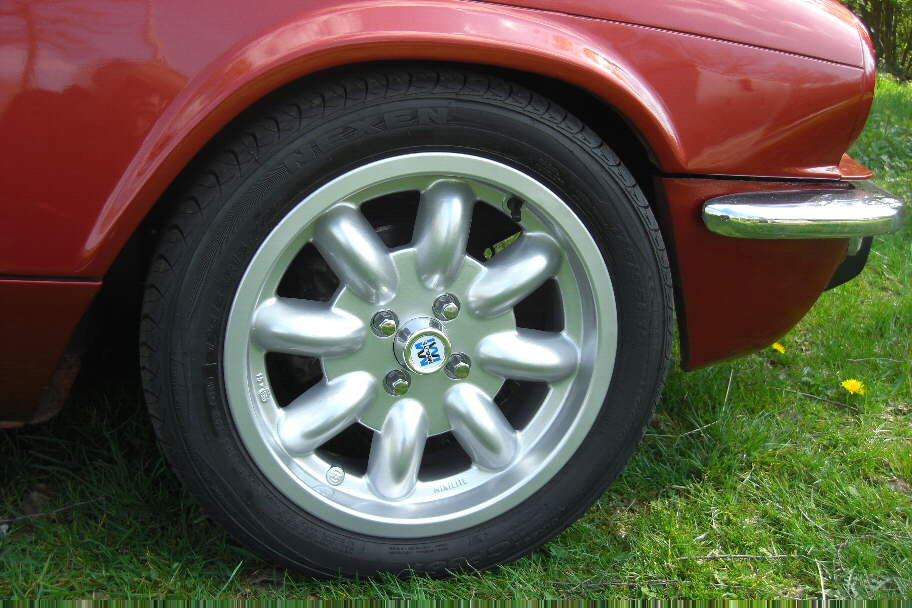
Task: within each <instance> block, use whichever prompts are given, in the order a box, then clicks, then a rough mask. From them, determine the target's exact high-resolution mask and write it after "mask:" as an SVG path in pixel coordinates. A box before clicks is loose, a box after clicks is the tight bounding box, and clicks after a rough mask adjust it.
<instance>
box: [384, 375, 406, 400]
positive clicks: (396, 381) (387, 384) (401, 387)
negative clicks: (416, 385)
mask: <svg viewBox="0 0 912 608" xmlns="http://www.w3.org/2000/svg"><path fill="white" fill-rule="evenodd" d="M411 385H412V381H411V380H410V379H409V375H408V374H406V373H405V372H404V371H402V370H398V369H394V370H393V371H391V372H389V373H388V374H387V375H386V378H385V379H384V380H383V386H384V388H386V392H387V393H389V394H390V395H392V396H394V397H401V396H402V395H404V394H406V393H407V392H408V390H409V387H410V386H411Z"/></svg>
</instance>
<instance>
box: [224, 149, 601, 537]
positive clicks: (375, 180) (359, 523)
mask: <svg viewBox="0 0 912 608" xmlns="http://www.w3.org/2000/svg"><path fill="white" fill-rule="evenodd" d="M432 176H438V177H440V178H442V179H443V178H455V179H465V180H470V181H473V182H484V183H486V184H490V185H491V186H493V187H496V188H498V189H501V190H503V191H505V192H509V193H513V194H515V195H519V196H521V197H522V198H523V199H524V200H526V201H529V205H530V206H531V207H532V210H533V211H534V213H535V215H536V217H537V218H539V219H540V220H541V221H542V222H543V223H544V224H545V225H547V226H548V228H550V230H549V233H550V234H552V235H555V238H556V239H557V241H558V243H559V245H560V246H561V248H562V250H563V252H564V256H565V259H566V260H567V262H569V263H570V265H571V267H572V270H573V273H574V274H575V275H582V276H584V277H585V278H586V281H585V284H581V286H580V289H581V294H580V295H581V296H584V294H583V293H582V291H586V294H585V296H588V297H585V296H584V297H581V303H580V304H581V306H582V308H583V309H584V310H583V311H582V316H583V317H584V322H585V324H586V325H587V328H586V332H585V333H584V334H583V336H582V337H581V339H580V340H579V342H578V344H577V346H578V348H579V350H580V353H581V357H580V364H579V369H578V371H577V373H576V374H575V376H573V380H574V381H576V380H577V379H578V378H579V377H580V376H581V375H585V376H587V378H588V380H587V382H586V383H585V386H576V387H575V388H574V389H573V390H572V391H569V392H568V393H567V396H566V400H567V401H571V402H574V403H578V404H579V407H577V408H575V411H572V412H571V411H569V409H570V408H567V407H561V408H560V409H559V410H558V411H557V414H556V415H555V419H556V421H560V422H561V423H562V425H563V428H565V431H564V432H562V433H560V434H559V436H550V437H548V441H544V440H541V438H539V440H538V441H537V442H536V443H534V444H532V445H529V446H526V447H527V449H526V448H524V453H523V456H522V458H521V459H520V460H525V461H526V462H533V463H534V467H531V470H529V471H528V472H527V474H524V475H522V476H519V474H517V472H516V470H515V469H516V467H515V466H512V467H510V468H508V469H506V470H505V471H503V472H502V473H498V474H496V475H490V476H489V479H487V481H483V482H482V483H481V484H480V485H479V486H478V487H477V488H474V489H479V488H481V487H482V486H484V487H486V488H487V489H490V490H493V492H491V493H490V497H489V498H487V499H481V500H475V501H468V500H465V497H466V494H456V495H454V496H453V497H449V498H445V499H441V500H440V501H439V502H440V504H443V503H445V502H446V500H449V499H452V498H458V497H463V503H459V502H458V501H453V500H451V502H452V504H453V505H456V506H457V507H458V506H459V505H460V504H463V506H464V507H465V508H457V509H456V510H454V511H450V512H441V513H438V514H436V515H434V514H430V515H426V516H419V517H401V516H390V515H388V514H385V513H384V512H381V511H377V510H376V509H374V510H372V509H364V508H358V507H355V506H354V505H353V504H351V501H349V502H348V503H346V501H345V500H342V498H344V497H341V498H340V496H339V494H340V489H339V487H337V486H331V485H330V484H329V483H327V481H326V480H325V479H321V478H320V476H318V475H315V474H314V472H313V471H312V470H304V469H302V467H301V466H300V465H299V464H298V463H297V462H296V460H295V459H294V458H284V457H282V453H284V449H283V448H282V447H281V446H280V445H279V444H278V442H277V441H276V440H275V438H274V436H273V435H272V431H271V430H270V428H269V425H270V424H272V426H273V428H274V423H275V420H274V419H273V420H264V419H263V414H262V411H261V408H260V407H259V405H258V402H257V398H256V395H257V390H258V386H257V383H256V379H255V372H256V370H255V369H251V365H250V351H251V349H253V350H256V347H255V345H253V344H252V341H251V339H250V319H251V315H252V311H253V310H255V308H256V306H257V304H258V303H259V302H260V301H261V300H262V299H264V297H263V294H264V293H273V292H274V290H275V287H276V286H277V279H274V278H270V279H269V280H268V281H264V280H263V279H262V275H263V274H264V268H265V269H266V271H265V274H266V275H267V276H268V277H274V275H276V274H277V273H276V271H275V268H277V267H279V268H282V269H285V268H287V266H288V264H290V262H291V259H293V257H294V255H295V254H296V253H297V252H298V251H299V250H300V249H301V248H302V247H303V246H304V245H305V244H306V243H307V242H309V240H310V239H311V238H312V236H313V224H314V223H315V220H316V219H317V218H318V217H319V216H320V214H321V213H322V212H323V211H325V210H326V209H328V208H329V207H330V206H332V205H334V204H336V203H338V202H340V201H344V200H347V199H348V198H349V197H350V196H351V195H352V194H353V193H356V192H359V191H361V190H364V189H366V188H371V187H374V186H377V185H379V184H382V183H384V182H391V181H394V180H396V179H403V178H407V177H432ZM282 272H284V270H283V271H282ZM282 272H279V273H278V274H279V277H280V276H281V274H282ZM365 322H366V323H368V324H369V319H366V320H365ZM616 350H617V310H616V304H615V298H614V290H613V286H612V283H611V279H610V276H609V274H608V270H607V268H606V267H605V264H604V261H603V257H602V254H601V252H600V251H599V248H598V245H597V244H596V243H595V241H594V240H593V238H592V236H591V235H590V234H589V231H588V230H587V229H586V228H585V226H584V225H583V223H582V222H581V220H580V219H579V218H578V217H577V216H576V214H575V213H574V212H573V211H572V210H571V209H570V207H569V206H567V204H566V203H564V202H563V201H562V200H561V199H560V197H558V196H557V195H556V194H555V193H554V192H552V191H551V190H549V189H548V188H547V187H545V186H544V185H543V184H541V183H540V182H538V181H537V180H535V179H534V178H532V177H531V176H529V175H526V174H524V173H522V172H521V171H519V170H517V169H514V168H512V167H509V166H507V165H504V164H502V163H499V162H497V161H494V160H490V159H487V158H483V157H479V156H472V155H467V154H456V153H443V152H423V153H415V154H406V155H400V156H395V157H391V158H387V159H383V160H379V161H375V162H372V163H369V164H366V165H363V166H361V167H358V168H356V169H354V170H352V171H350V172H348V173H346V174H344V175H342V176H339V177H337V178H335V179H334V180H332V181H330V182H329V183H327V184H325V185H324V186H322V187H320V188H318V189H317V190H316V191H314V192H313V193H312V194H310V195H308V196H307V197H305V198H304V199H303V200H302V201H301V202H299V203H298V204H297V205H295V207H294V208H293V209H292V210H291V211H290V212H289V213H288V214H287V215H286V216H285V217H284V218H283V219H282V220H281V221H280V222H279V223H278V224H277V225H276V227H275V228H274V229H273V230H272V231H271V233H270V234H269V235H268V236H267V238H266V239H265V241H264V242H263V243H262V244H261V246H260V248H259V249H258V251H257V252H256V253H255V254H254V257H253V258H252V259H251V261H250V263H249V265H248V268H247V270H246V271H245V273H244V276H243V278H242V279H241V281H240V284H239V287H238V290H237V292H236V294H235V298H234V301H233V302H232V305H231V310H230V313H229V318H228V324H227V328H226V334H225V344H224V348H223V364H224V373H223V379H224V382H225V389H226V396H227V399H228V405H229V408H230V410H231V413H232V416H233V419H234V421H235V424H236V427H237V430H238V433H239V435H240V438H241V440H242V442H243V444H244V446H245V448H246V449H247V451H248V453H249V454H250V456H251V457H252V459H253V461H254V463H255V464H256V465H257V467H258V469H259V470H260V471H261V473H263V475H264V476H265V477H266V478H267V479H268V480H269V481H270V482H271V483H272V484H273V485H274V486H275V487H276V488H277V489H278V490H279V491H280V492H282V494H284V495H285V496H286V497H287V498H289V499H290V500H291V501H292V502H294V503H295V504H297V505H298V506H300V507H301V508H303V509H304V510H306V511H308V512H309V513H311V514H313V515H315V516H317V517H319V518H321V519H323V520H325V521H327V522H329V523H332V524H335V525H338V526H339V527H341V528H344V529H347V530H351V531H353V532H359V533H365V534H369V535H375V536H386V537H394V538H416V537H423V536H436V535H439V534H445V533H449V532H454V531H458V530H462V529H465V528H468V527H471V526H473V525H477V524H480V523H483V522H485V521H488V520H490V519H491V518H493V517H496V516H497V515H500V514H502V513H503V512H505V511H507V510H509V509H511V508H513V507H515V506H516V505H518V504H520V503H521V502H522V501H523V500H525V499H526V498H528V497H529V496H531V495H532V494H533V493H534V492H536V491H537V490H539V489H540V488H541V487H542V486H543V485H545V483H547V482H548V481H549V480H550V479H552V478H553V477H554V475H555V474H557V473H558V471H560V469H561V468H562V467H563V466H564V465H565V464H566V463H567V461H568V460H569V459H570V457H571V456H572V455H573V453H574V452H575V451H576V449H577V448H578V447H579V446H580V444H581V443H582V441H583V439H584V438H585V436H586V435H587V434H588V432H589V430H590V429H591V426H592V423H593V422H594V420H595V417H596V416H597V415H598V412H599V410H600V409H601V406H602V402H603V401H604V398H605V395H606V394H607V391H608V388H609V385H610V381H611V375H612V374H610V373H608V374H606V373H601V374H599V373H594V371H595V365H596V362H597V364H598V368H599V369H600V370H613V368H614V360H615V356H616ZM264 372H265V369H264ZM440 373H442V372H440ZM378 380H379V381H381V382H382V376H381V377H380V378H378ZM577 384H578V383H577ZM552 390H553V389H549V394H550V392H552ZM558 418H559V420H557V419H558ZM554 424H555V421H552V423H551V425H550V426H549V428H550V427H551V426H553V425H554ZM551 435H555V432H552V433H551ZM314 457H316V458H319V456H316V455H314ZM332 465H333V463H327V464H326V467H325V469H326V470H328V469H329V468H330V467H331V466H332ZM474 469H475V467H473V469H471V470H474ZM509 472H512V476H511V475H507V473H509ZM447 479H449V478H447ZM454 483H455V482H454ZM477 495H478V492H475V494H474V495H473V496H474V497H477ZM377 502H378V503H382V502H383V501H381V500H379V499H378V500H377ZM469 503H470V504H469ZM393 504H394V505H395V504H404V503H393ZM400 511H403V510H402V509H399V510H398V511H396V512H397V513H398V512H400ZM405 511H407V509H405Z"/></svg>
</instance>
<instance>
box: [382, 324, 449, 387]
mask: <svg viewBox="0 0 912 608" xmlns="http://www.w3.org/2000/svg"><path fill="white" fill-rule="evenodd" d="M439 325H440V323H439V322H437V320H436V319H429V318H425V317H421V318H418V319H412V320H411V321H408V322H407V323H405V324H404V325H403V326H402V329H401V330H400V331H399V332H398V333H397V334H396V341H395V343H394V344H395V350H396V358H397V359H398V360H399V362H400V363H402V364H403V365H405V367H407V368H408V369H409V371H412V372H415V373H416V374H433V373H434V372H436V371H439V370H440V369H442V368H443V366H444V365H445V364H446V362H447V358H449V356H450V342H449V340H447V337H446V334H445V333H444V332H443V328H442V327H440V328H438V327H437V326H439Z"/></svg>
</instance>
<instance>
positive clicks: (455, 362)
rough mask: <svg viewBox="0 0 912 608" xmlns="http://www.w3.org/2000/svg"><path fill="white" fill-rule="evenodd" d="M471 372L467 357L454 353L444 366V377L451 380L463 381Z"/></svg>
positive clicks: (470, 363)
mask: <svg viewBox="0 0 912 608" xmlns="http://www.w3.org/2000/svg"><path fill="white" fill-rule="evenodd" d="M471 370H472V361H471V359H469V357H468V355H464V354H462V353H456V354H455V355H453V356H451V357H450V360H449V361H447V364H446V375H447V376H449V377H450V378H452V379H453V380H465V379H466V378H468V377H469V372H470V371H471Z"/></svg>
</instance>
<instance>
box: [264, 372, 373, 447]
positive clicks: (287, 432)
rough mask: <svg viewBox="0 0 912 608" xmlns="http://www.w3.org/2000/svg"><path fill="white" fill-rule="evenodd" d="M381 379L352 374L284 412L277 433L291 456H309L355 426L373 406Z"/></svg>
mask: <svg viewBox="0 0 912 608" xmlns="http://www.w3.org/2000/svg"><path fill="white" fill-rule="evenodd" d="M376 392H377V379H376V378H374V376H373V375H371V374H369V373H368V372H351V373H349V374H345V375H344V376H342V377H340V378H336V379H335V380H333V381H332V382H322V383H321V384H318V385H316V386H314V387H313V388H310V389H308V390H307V391H306V392H305V393H304V394H303V395H301V396H300V397H298V398H297V399H295V400H294V401H292V402H291V403H290V404H289V405H288V406H286V407H285V408H283V409H282V411H281V413H280V415H279V419H278V423H277V424H276V431H277V434H278V438H279V441H280V442H281V444H282V447H284V448H285V449H286V450H287V451H288V452H289V453H290V454H295V455H297V456H305V455H307V454H311V453H313V451H314V450H316V449H317V448H318V447H320V446H321V445H323V444H324V443H326V442H327V441H329V440H330V439H332V438H333V437H335V436H336V435H338V434H339V433H341V432H342V431H344V430H345V429H346V428H348V427H349V426H351V425H352V424H353V423H354V422H355V420H356V419H357V418H358V416H360V415H361V413H362V412H363V411H364V410H365V409H367V407H369V406H370V405H371V403H373V401H374V398H375V396H376Z"/></svg>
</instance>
